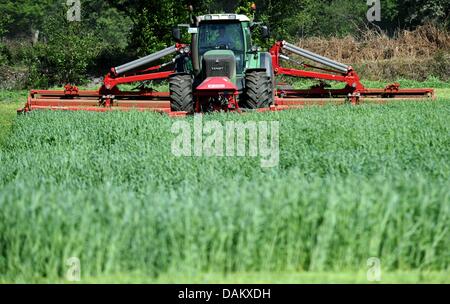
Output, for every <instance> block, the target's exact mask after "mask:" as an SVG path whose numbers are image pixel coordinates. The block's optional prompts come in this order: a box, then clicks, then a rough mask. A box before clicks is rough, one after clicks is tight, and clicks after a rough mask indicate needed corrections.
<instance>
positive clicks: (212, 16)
mask: <svg viewBox="0 0 450 304" xmlns="http://www.w3.org/2000/svg"><path fill="white" fill-rule="evenodd" d="M197 20H198V22H202V21H225V20H238V21H240V22H249V21H250V19H249V18H248V17H247V16H245V15H238V14H208V15H203V16H198V17H197Z"/></svg>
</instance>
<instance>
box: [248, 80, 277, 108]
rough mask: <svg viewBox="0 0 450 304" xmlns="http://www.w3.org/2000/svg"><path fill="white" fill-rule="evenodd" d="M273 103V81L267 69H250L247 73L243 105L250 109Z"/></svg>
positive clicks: (265, 106) (264, 106)
mask: <svg viewBox="0 0 450 304" xmlns="http://www.w3.org/2000/svg"><path fill="white" fill-rule="evenodd" d="M272 103H273V83H272V79H271V78H270V77H269V76H267V73H266V72H265V71H250V72H247V74H246V75H245V98H244V100H243V106H244V107H245V108H248V109H258V108H267V107H269V106H270V105H271V104H272Z"/></svg>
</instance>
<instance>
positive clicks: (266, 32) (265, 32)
mask: <svg viewBox="0 0 450 304" xmlns="http://www.w3.org/2000/svg"><path fill="white" fill-rule="evenodd" d="M261 36H262V38H263V39H267V38H269V37H270V31H269V28H268V27H267V26H265V25H263V26H261Z"/></svg>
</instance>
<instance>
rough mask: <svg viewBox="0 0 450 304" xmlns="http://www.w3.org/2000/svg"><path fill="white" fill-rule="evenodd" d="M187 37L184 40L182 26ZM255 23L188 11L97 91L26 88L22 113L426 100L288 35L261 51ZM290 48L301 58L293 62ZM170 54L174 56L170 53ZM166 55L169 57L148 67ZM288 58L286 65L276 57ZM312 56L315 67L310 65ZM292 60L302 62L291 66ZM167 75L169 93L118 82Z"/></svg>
mask: <svg viewBox="0 0 450 304" xmlns="http://www.w3.org/2000/svg"><path fill="white" fill-rule="evenodd" d="M183 28H185V29H187V33H188V34H189V35H190V36H191V43H190V44H184V43H182V39H181V37H182V29H183ZM255 29H258V31H259V32H260V34H261V38H263V39H265V38H268V37H269V30H268V28H267V27H266V26H264V25H262V24H261V23H258V22H252V21H251V20H250V19H249V18H248V17H247V16H245V15H239V14H208V15H203V16H198V17H192V18H191V22H190V24H182V25H178V26H176V27H175V28H174V29H173V31H172V35H173V37H174V40H175V42H176V43H175V45H172V46H169V47H167V48H165V49H163V50H161V51H158V52H156V53H153V54H150V55H148V56H145V57H142V58H139V59H137V60H134V61H131V62H128V63H125V64H123V65H120V66H118V67H114V68H111V70H110V72H109V73H108V74H107V75H106V76H105V78H104V81H103V85H102V86H101V87H100V88H99V89H98V90H92V91H83V90H79V89H78V88H77V87H76V86H73V85H70V84H68V85H66V86H65V87H64V90H31V91H30V94H29V97H28V100H27V103H26V105H25V107H24V108H21V109H19V110H18V112H20V113H24V112H28V111H32V110H38V109H50V110H83V111H98V112H105V111H111V110H130V109H136V110H139V111H144V110H151V111H159V112H165V113H168V114H169V115H171V116H184V115H188V114H192V113H205V112H211V111H225V112H230V111H237V112H244V111H260V112H262V111H269V110H270V111H278V110H285V109H291V108H302V107H304V106H307V105H323V104H328V103H333V104H344V103H350V104H354V105H356V104H359V103H362V102H365V101H369V102H386V101H392V100H415V99H419V100H427V99H428V100H429V99H430V98H431V99H432V97H434V91H433V89H400V84H398V83H394V84H390V85H387V86H386V87H385V88H380V89H368V88H366V87H364V85H363V84H362V83H361V82H360V78H359V76H358V74H357V73H356V71H355V70H354V69H353V68H352V67H351V66H350V65H347V64H343V63H340V62H337V61H334V60H332V59H330V58H327V57H324V56H321V55H319V54H316V53H313V52H310V51H308V50H305V49H302V48H300V47H298V46H296V45H294V44H291V43H288V42H286V41H284V40H283V41H276V42H275V43H274V44H273V46H272V47H271V48H270V49H268V50H267V51H262V50H261V48H260V47H258V46H256V45H255V44H254V43H253V40H254V39H253V40H252V34H253V33H254V32H255ZM288 53H292V54H294V55H295V56H298V57H302V58H304V59H306V60H307V62H304V61H302V62H299V61H298V59H297V58H292V57H290V56H289V54H288ZM174 54H175V55H174ZM169 55H172V59H170V60H169V61H168V62H165V63H161V64H158V65H156V66H150V64H151V63H153V64H154V63H155V62H160V61H161V60H162V59H163V58H167V57H168V56H169ZM282 61H285V62H289V63H290V67H284V66H282V64H281V62H282ZM310 62H315V63H317V64H318V65H313V64H311V63H310ZM292 66H301V67H302V68H295V67H292ZM279 75H285V76H290V77H300V78H312V79H318V80H320V84H319V85H315V86H313V87H311V88H308V89H301V90H300V89H293V88H286V86H280V83H277V80H276V76H279ZM154 80H167V81H168V84H169V91H168V92H158V91H156V90H154V89H152V88H148V87H146V86H143V85H140V86H139V87H138V90H131V91H122V90H121V89H119V86H120V85H122V84H130V83H136V82H139V83H146V82H148V81H154ZM324 81H337V82H342V83H344V84H345V86H344V87H343V88H340V89H331V88H328V87H327V86H326V85H325V82H324Z"/></svg>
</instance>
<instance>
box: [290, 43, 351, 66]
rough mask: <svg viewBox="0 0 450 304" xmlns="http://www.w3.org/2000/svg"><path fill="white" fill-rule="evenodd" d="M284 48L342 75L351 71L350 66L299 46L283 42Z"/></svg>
mask: <svg viewBox="0 0 450 304" xmlns="http://www.w3.org/2000/svg"><path fill="white" fill-rule="evenodd" d="M283 48H284V49H286V50H288V51H289V52H292V53H294V54H297V55H299V56H302V57H305V58H307V59H310V60H312V61H314V62H318V63H320V64H323V65H325V66H328V67H330V68H333V69H336V70H338V71H339V72H342V73H347V71H348V70H349V68H350V67H349V66H348V65H345V64H342V63H340V62H337V61H334V60H332V59H330V58H327V57H324V56H320V55H318V54H316V53H313V52H310V51H307V50H305V49H302V48H299V47H298V46H295V45H293V44H290V43H288V42H286V41H283Z"/></svg>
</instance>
